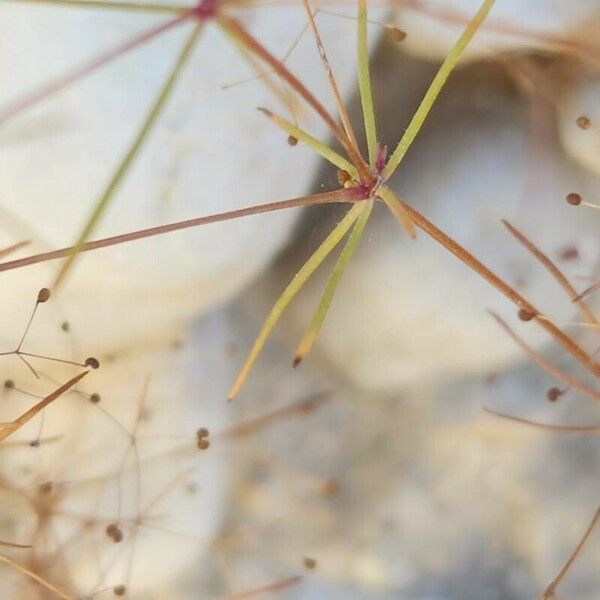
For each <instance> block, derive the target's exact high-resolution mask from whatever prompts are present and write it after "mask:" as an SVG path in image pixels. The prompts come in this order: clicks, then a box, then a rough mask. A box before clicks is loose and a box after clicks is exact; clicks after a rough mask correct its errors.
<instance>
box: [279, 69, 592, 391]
mask: <svg viewBox="0 0 600 600" xmlns="http://www.w3.org/2000/svg"><path fill="white" fill-rule="evenodd" d="M398 77H400V75H398ZM471 85H473V84H471ZM468 86H469V83H468V82H467V81H460V82H458V83H457V88H454V89H453V90H452V91H451V92H448V94H447V95H446V96H445V97H446V98H447V100H448V103H447V105H445V107H444V106H442V107H438V108H437V109H436V112H435V115H436V116H435V117H434V120H433V121H432V122H431V123H429V124H428V127H427V130H426V131H424V132H423V134H422V136H421V137H420V138H419V140H418V141H417V143H416V144H415V146H414V148H411V150H410V151H409V153H408V155H407V157H406V159H405V162H404V163H403V164H402V165H401V166H400V169H399V171H398V173H397V175H396V176H395V177H394V179H393V180H392V181H391V186H392V188H393V189H394V190H395V191H396V192H397V193H398V194H400V195H401V196H402V197H404V198H406V199H407V200H408V201H409V202H410V203H412V204H413V205H414V206H415V207H416V208H417V209H418V210H419V211H421V212H422V213H423V214H424V215H425V216H426V217H427V218H429V219H430V220H431V221H432V222H433V223H435V224H436V225H438V226H439V227H440V228H442V229H443V230H444V231H445V232H446V233H448V234H449V235H451V236H452V237H453V238H454V239H455V240H456V241H457V242H459V243H460V244H462V245H463V246H464V247H465V248H466V249H467V250H469V251H470V252H472V253H473V254H474V255H475V256H476V257H477V258H478V259H479V260H481V261H482V262H483V263H484V264H486V265H488V266H489V267H490V268H491V269H492V270H493V271H495V272H496V273H497V274H498V275H500V276H501V277H502V278H504V279H505V280H506V281H507V282H508V283H509V284H510V285H512V286H514V287H516V288H517V289H519V290H520V291H521V292H522V293H523V294H524V295H525V296H526V297H527V298H529V299H530V300H531V302H532V303H533V304H534V306H537V307H538V309H539V310H541V311H542V313H543V314H546V315H549V316H551V317H552V318H554V319H556V320H557V321H558V322H559V323H562V322H564V321H568V320H572V319H577V318H578V314H577V312H576V311H575V309H574V307H573V306H572V304H570V301H569V299H568V298H567V296H566V295H565V293H564V292H563V291H562V290H561V289H560V288H559V287H558V285H557V284H555V283H553V281H552V279H551V278H550V276H549V274H548V273H547V272H546V271H545V270H544V269H543V268H542V267H541V266H540V265H539V263H537V262H536V261H535V259H534V258H533V257H532V256H531V255H530V254H529V253H528V252H527V251H526V250H525V249H523V247H522V246H520V245H519V244H518V243H517V242H516V241H515V240H514V239H513V238H512V236H510V235H509V234H508V232H507V231H506V230H505V228H504V227H503V225H502V224H501V222H500V220H501V219H502V218H505V219H508V220H509V221H511V222H512V223H513V224H514V225H515V226H516V227H518V228H519V229H521V230H522V231H523V232H524V233H525V234H526V235H527V236H529V237H530V239H531V240H532V241H533V242H534V243H536V244H538V245H539V247H540V248H541V249H542V250H543V251H545V252H547V253H548V254H549V255H550V256H551V257H552V258H553V259H556V260H557V262H558V264H559V266H560V267H562V268H563V269H565V271H566V273H567V274H568V275H570V276H571V278H574V277H575V276H577V275H586V274H587V275H588V276H589V275H592V274H593V273H594V267H595V265H596V261H597V260H598V258H599V256H600V244H599V243H598V222H599V221H598V218H597V215H596V214H595V211H592V212H591V213H590V211H591V209H583V208H575V207H572V206H569V205H567V203H566V202H565V200H564V198H565V196H566V195H567V193H569V192H570V191H573V190H577V191H579V192H580V193H581V194H582V196H584V197H587V198H589V199H590V200H591V201H593V199H594V198H595V197H597V189H598V188H597V185H598V180H597V178H596V177H594V176H593V175H591V174H590V173H589V172H587V171H585V170H584V169H581V168H578V167H577V165H576V164H574V163H572V162H571V161H569V160H568V159H567V158H565V157H564V156H563V155H562V151H561V148H560V146H559V144H558V143H557V141H556V140H553V141H552V142H551V143H550V144H546V145H545V146H544V147H543V148H541V149H540V150H539V151H537V153H536V155H535V156H533V155H532V154H531V149H530V148H531V147H530V145H529V137H528V132H527V129H526V124H525V122H524V120H523V119H522V117H520V116H519V113H518V112H515V108H514V106H513V107H511V101H510V100H509V99H507V98H505V99H504V100H502V102H504V104H502V103H500V104H497V105H496V106H495V107H494V106H489V107H488V108H487V109H486V108H482V107H479V108H477V105H476V104H475V103H476V102H478V100H477V98H480V97H481V94H482V91H481V90H479V91H477V90H476V88H474V87H472V88H471V91H469V87H468ZM388 93H390V94H393V93H394V92H393V90H392V89H391V88H388ZM411 93H412V94H414V92H411ZM455 93H458V94H460V95H462V96H464V98H465V99H464V100H461V99H460V98H459V99H458V100H456V99H455V98H454V94H455ZM469 94H471V95H472V96H473V98H475V100H474V102H473V105H471V104H470V102H469V101H468V100H467V99H466V98H467V97H468V96H469ZM487 94H488V102H492V103H493V102H496V100H494V93H492V92H490V91H489V90H488V92H487ZM500 98H501V97H500ZM490 99H491V100H490ZM402 102H403V100H402V97H401V96H400V97H398V100H397V105H398V107H399V108H398V113H399V115H402V114H403V110H404V109H403V107H402ZM443 102H445V101H443ZM452 107H454V108H452ZM457 107H458V108H457ZM399 119H402V117H401V116H400V117H399ZM401 123H402V121H401V120H400V121H399V123H398V125H399V126H401ZM321 221H323V219H321ZM334 222H335V221H334V220H333V219H330V220H329V221H328V223H326V224H325V225H324V226H322V227H321V230H320V232H319V234H321V233H323V234H324V232H325V231H328V230H329V229H330V228H331V227H332V224H333V223H334ZM319 234H317V235H316V236H315V235H313V238H312V239H313V242H314V239H318V235H319ZM313 242H311V244H312V245H310V244H309V246H310V247H308V248H307V243H306V241H304V242H302V241H300V242H299V243H298V244H297V246H296V257H295V259H293V260H291V261H290V262H289V263H288V266H287V267H284V268H282V269H281V270H280V271H279V273H278V274H277V275H276V276H275V280H274V281H275V282H274V283H273V285H272V286H271V287H270V289H269V294H270V295H271V297H272V299H273V300H274V297H275V296H276V294H277V293H278V292H279V291H280V290H281V289H283V287H284V285H285V284H286V282H287V281H288V280H289V277H290V276H291V274H292V273H293V272H294V268H295V267H296V265H298V264H299V257H300V256H302V257H306V256H307V251H308V250H310V249H311V248H314V243H313ZM569 246H575V247H576V249H577V251H578V253H579V258H578V259H576V260H574V261H573V262H571V263H569V262H567V261H563V260H561V259H560V258H559V257H560V253H561V251H562V250H563V249H566V248H567V247H569ZM332 265H333V263H332V262H331V261H330V262H329V263H328V264H327V265H325V266H324V267H323V268H321V269H320V270H319V271H318V272H317V275H316V277H315V279H314V281H313V282H312V283H311V284H309V285H308V286H307V287H308V289H307V290H306V292H303V293H302V294H300V296H299V297H298V299H297V300H296V301H295V302H293V303H292V304H291V306H290V308H289V315H290V316H289V317H288V320H287V323H288V339H289V343H290V345H292V344H294V343H296V344H297V343H298V341H299V337H300V335H301V333H302V331H303V328H305V327H306V326H307V325H308V323H309V321H310V319H311V317H312V314H313V312H314V310H315V309H316V307H317V305H318V302H319V299H320V296H321V294H322V292H323V289H324V285H325V282H326V279H327V277H328V275H329V273H330V272H331V268H332ZM573 280H574V282H575V284H576V285H579V286H580V287H581V288H582V289H583V287H584V285H582V284H580V283H579V282H578V281H577V280H575V279H573ZM488 308H489V309H493V310H495V311H497V312H499V313H500V314H501V315H502V316H503V317H504V318H506V319H507V320H508V321H509V322H512V323H513V325H516V326H517V328H518V330H519V332H521V334H522V335H523V336H524V337H525V338H526V340H528V341H529V342H530V343H532V344H533V345H534V346H537V347H541V346H542V345H543V344H545V343H548V342H549V341H550V340H551V338H550V337H549V336H548V334H546V333H545V332H544V331H543V330H542V328H541V327H539V326H538V325H536V324H535V323H529V324H522V323H520V322H519V321H518V320H517V319H516V312H517V308H516V307H515V306H514V305H513V304H512V303H510V302H509V301H508V300H507V299H505V298H504V297H503V296H502V294H501V293H500V292H499V291H497V290H496V289H494V288H493V287H492V286H491V285H489V284H488V283H486V282H484V281H483V280H482V279H481V278H480V277H479V275H476V274H475V273H474V272H472V271H471V270H470V269H468V268H467V267H466V266H465V265H463V264H462V263H461V262H459V261H458V259H457V258H455V257H454V256H453V255H451V254H450V253H449V252H448V251H446V250H445V249H443V248H442V247H441V246H440V245H439V244H438V243H437V242H434V241H433V240H432V239H430V238H429V237H428V236H427V235H426V234H425V233H423V232H421V231H419V232H418V235H417V239H416V241H411V240H410V239H408V237H407V236H406V235H405V234H404V233H403V232H402V231H401V230H400V228H399V226H398V224H397V222H396V221H395V220H394V219H393V218H392V217H391V215H390V214H389V212H388V211H387V210H386V209H385V207H384V206H381V205H380V206H377V207H376V209H375V211H374V215H373V217H372V221H371V222H370V224H369V225H368V226H367V231H366V233H365V237H364V238H363V240H362V242H361V245H360V247H359V249H358V251H357V253H356V255H355V256H354V257H353V259H352V261H351V263H350V265H349V267H348V270H347V272H346V273H345V274H344V277H343V278H342V281H341V284H340V286H339V288H338V290H337V292H336V295H335V298H334V301H333V303H332V306H331V309H330V312H329V313H328V315H327V317H326V319H325V323H324V325H323V328H322V330H321V332H320V334H319V337H318V340H317V342H316V345H315V349H314V352H315V358H314V360H316V361H318V360H322V359H324V360H325V362H326V363H327V364H329V365H330V366H331V367H333V368H334V369H335V371H337V372H339V373H342V374H343V375H344V377H346V378H348V379H350V380H351V381H352V382H354V383H355V384H357V385H359V386H361V387H366V388H368V389H371V390H378V391H387V392H389V391H394V390H397V389H399V387H402V386H406V385H422V384H423V383H424V382H431V383H432V382H438V383H439V384H440V385H443V384H444V382H446V381H447V380H448V379H452V378H456V377H464V376H467V375H469V374H476V373H482V372H488V371H493V370H497V369H502V368H504V367H506V366H508V365H509V364H510V363H512V362H514V361H516V360H519V359H523V360H524V359H525V356H524V354H523V352H522V350H521V349H520V348H519V347H518V346H517V345H516V344H515V343H514V342H513V341H512V340H511V339H510V337H509V336H508V335H506V333H505V332H503V331H502V329H501V328H500V327H499V326H498V324H497V323H496V322H495V321H494V320H493V319H492V318H491V317H490V316H489V315H488V314H487V313H486V309H488ZM572 332H573V333H577V330H572ZM292 352H293V349H292ZM292 352H291V353H290V354H292ZM308 360H310V357H309V358H308Z"/></svg>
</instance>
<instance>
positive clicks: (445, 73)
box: [383, 0, 494, 180]
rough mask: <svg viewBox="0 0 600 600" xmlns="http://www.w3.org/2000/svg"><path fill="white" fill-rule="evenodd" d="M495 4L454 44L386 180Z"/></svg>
mask: <svg viewBox="0 0 600 600" xmlns="http://www.w3.org/2000/svg"><path fill="white" fill-rule="evenodd" d="M493 4H494V0H484V2H483V4H482V5H481V6H480V8H479V10H478V11H477V13H476V14H475V16H474V17H473V18H472V19H471V21H469V24H468V25H467V27H466V29H465V30H464V32H463V34H462V35H461V36H460V38H459V39H458V41H457V42H456V44H454V47H453V48H452V50H450V53H449V54H448V56H446V59H445V60H444V62H443V63H442V66H441V67H440V69H439V71H438V72H437V73H436V75H435V77H434V78H433V81H432V82H431V84H430V86H429V89H428V90H427V92H426V93H425V96H424V97H423V100H421V104H420V105H419V108H417V110H416V112H415V114H414V115H413V118H412V119H411V121H410V123H409V125H408V127H407V129H406V131H405V132H404V135H403V136H402V138H401V139H400V141H399V142H398V145H397V146H396V149H395V150H394V152H393V154H392V155H391V156H390V159H389V161H388V163H387V165H386V167H385V169H384V170H383V177H384V179H386V180H387V179H389V178H390V177H391V176H392V175H393V174H394V171H395V170H396V169H397V168H398V165H399V164H400V162H401V161H402V159H403V158H404V155H405V154H406V152H407V151H408V149H409V148H410V147H411V145H412V143H413V141H414V139H415V138H416V137H417V134H418V133H419V131H420V130H421V127H422V126H423V123H424V122H425V119H426V118H427V115H428V114H429V111H430V110H431V108H432V106H433V105H434V103H435V101H436V99H437V97H438V95H439V93H440V92H441V91H442V88H443V87H444V84H445V83H446V81H447V80H448V77H449V76H450V73H452V71H453V70H454V67H456V65H457V63H458V61H459V60H460V57H461V56H462V54H463V52H464V50H465V48H466V47H467V44H468V43H469V42H470V41H471V39H472V38H473V36H474V35H475V33H476V32H477V30H478V29H479V26H480V25H481V24H482V23H483V20H484V19H485V17H486V16H487V14H488V12H489V11H490V9H491V8H492V6H493Z"/></svg>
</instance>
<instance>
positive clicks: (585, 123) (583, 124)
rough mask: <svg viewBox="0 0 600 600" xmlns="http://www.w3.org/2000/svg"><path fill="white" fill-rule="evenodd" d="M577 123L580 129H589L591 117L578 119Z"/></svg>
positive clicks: (583, 116)
mask: <svg viewBox="0 0 600 600" xmlns="http://www.w3.org/2000/svg"><path fill="white" fill-rule="evenodd" d="M576 123H577V127H579V129H589V128H590V125H591V122H590V119H589V117H586V116H585V115H581V116H579V117H577V121H576Z"/></svg>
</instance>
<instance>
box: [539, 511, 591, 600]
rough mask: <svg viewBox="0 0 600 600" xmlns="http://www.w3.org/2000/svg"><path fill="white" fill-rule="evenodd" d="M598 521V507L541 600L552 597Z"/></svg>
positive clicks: (549, 599)
mask: <svg viewBox="0 0 600 600" xmlns="http://www.w3.org/2000/svg"><path fill="white" fill-rule="evenodd" d="M599 520H600V507H598V508H597V509H596V512H595V513H594V516H593V517H592V520H591V521H590V523H589V525H588V526H587V528H586V530H585V532H584V534H583V536H582V538H581V539H580V540H579V543H578V544H577V546H576V547H575V550H573V552H572V553H571V556H569V558H568V560H567V562H566V563H565V564H564V565H563V567H562V568H561V569H560V571H559V572H558V575H557V576H556V577H555V578H554V579H553V580H552V582H551V583H550V585H549V586H548V587H547V588H546V589H545V591H544V593H543V594H542V596H541V600H551V599H552V598H553V597H554V592H555V591H556V588H557V587H558V585H559V584H560V582H561V581H562V580H563V578H564V577H565V575H566V574H567V572H568V571H569V569H570V568H571V565H572V564H573V563H574V562H575V559H576V558H577V557H578V556H579V553H580V552H581V550H582V548H583V546H584V545H585V543H586V542H587V540H588V538H589V537H590V535H591V534H592V531H593V530H594V527H596V524H597V523H598V521H599Z"/></svg>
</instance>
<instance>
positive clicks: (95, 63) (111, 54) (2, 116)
mask: <svg viewBox="0 0 600 600" xmlns="http://www.w3.org/2000/svg"><path fill="white" fill-rule="evenodd" d="M193 14H194V13H193V11H189V10H188V11H187V12H186V13H183V14H182V15H181V16H178V17H176V18H175V19H172V20H170V21H167V22H166V23H162V24H161V25H159V26H157V27H152V28H151V29H148V30H146V31H144V32H142V33H141V34H139V35H137V36H135V37H133V38H132V39H130V40H127V41H125V42H124V43H123V44H121V45H119V46H117V47H116V48H111V49H110V50H109V51H108V52H105V53H104V54H100V55H99V56H97V57H95V58H93V59H92V60H90V61H87V62H85V63H83V64H81V65H79V66H77V67H75V68H74V69H73V70H71V71H69V72H68V73H65V74H64V75H62V76H60V77H59V78H58V79H55V80H53V81H50V82H49V83H47V84H46V85H43V86H41V87H40V88H38V89H35V90H33V91H31V92H29V93H26V94H25V95H23V96H21V97H20V98H16V99H15V100H13V101H12V102H9V103H8V104H7V105H6V106H5V107H4V108H3V109H2V110H0V125H2V124H4V123H6V121H8V120H9V119H12V118H13V117H15V116H16V115H18V114H20V113H21V112H23V111H25V110H27V109H29V108H31V107H32V106H35V105H36V104H38V103H39V102H41V101H42V100H45V99H46V98H48V97H49V96H51V95H52V94H56V93H57V92H60V91H61V90H63V89H65V88H66V87H68V86H69V85H72V84H73V83H76V82H78V81H80V80H82V79H83V78H84V77H87V76H88V75H91V74H92V73H94V72H95V71H97V70H98V69H100V68H101V67H103V66H105V65H107V64H109V63H111V62H112V61H113V60H116V59H117V58H120V57H121V56H123V55H124V54H126V53H127V52H129V51H131V50H134V49H135V48H137V47H139V46H141V45H142V44H144V43H146V42H148V41H150V40H151V39H153V38H155V37H156V36H158V35H160V34H162V33H164V32H166V31H168V30H170V29H172V28H173V27H175V26H176V25H179V24H181V23H183V22H184V21H185V20H186V19H188V18H189V17H190V16H192V15H193Z"/></svg>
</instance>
